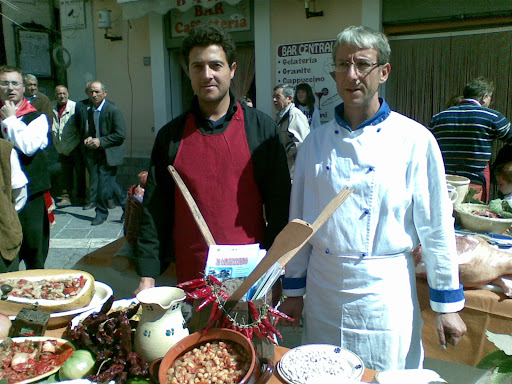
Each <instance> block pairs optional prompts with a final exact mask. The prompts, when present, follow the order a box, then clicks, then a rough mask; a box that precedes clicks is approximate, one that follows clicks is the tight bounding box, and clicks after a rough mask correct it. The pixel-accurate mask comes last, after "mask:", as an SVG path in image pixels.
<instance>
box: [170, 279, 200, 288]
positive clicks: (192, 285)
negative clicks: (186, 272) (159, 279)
mask: <svg viewBox="0 0 512 384" xmlns="http://www.w3.org/2000/svg"><path fill="white" fill-rule="evenodd" d="M176 286H177V287H178V288H183V289H187V288H190V289H197V288H202V287H204V286H206V279H205V278H204V277H202V278H200V279H194V280H189V281H185V282H183V283H179V284H177V285H176Z"/></svg>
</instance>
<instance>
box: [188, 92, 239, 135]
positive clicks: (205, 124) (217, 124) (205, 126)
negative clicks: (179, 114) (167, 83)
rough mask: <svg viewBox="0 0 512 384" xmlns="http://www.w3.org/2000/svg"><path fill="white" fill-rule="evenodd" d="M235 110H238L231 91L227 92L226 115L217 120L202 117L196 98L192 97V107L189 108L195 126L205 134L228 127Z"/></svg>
mask: <svg viewBox="0 0 512 384" xmlns="http://www.w3.org/2000/svg"><path fill="white" fill-rule="evenodd" d="M237 108H238V104H237V101H236V97H235V95H234V94H233V92H231V90H229V108H228V111H227V113H226V114H225V115H224V116H223V117H221V118H220V119H219V120H217V121H212V120H210V119H207V118H206V117H204V115H203V113H202V112H201V109H200V108H199V101H198V99H197V96H194V98H193V99H192V107H191V108H190V111H191V112H192V113H193V114H194V116H195V117H196V124H197V126H198V127H199V128H200V129H202V130H204V131H206V132H208V131H210V132H211V131H214V130H218V129H219V128H221V129H222V128H226V127H227V125H229V123H230V121H231V118H232V117H233V115H234V114H235V112H236V110H237Z"/></svg>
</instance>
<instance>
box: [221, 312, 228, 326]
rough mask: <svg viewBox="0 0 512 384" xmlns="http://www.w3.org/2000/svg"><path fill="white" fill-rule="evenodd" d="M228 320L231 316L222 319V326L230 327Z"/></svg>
mask: <svg viewBox="0 0 512 384" xmlns="http://www.w3.org/2000/svg"><path fill="white" fill-rule="evenodd" d="M221 312H222V311H221ZM228 322H229V318H228V317H227V316H224V319H223V320H222V325H221V328H227V327H228Z"/></svg>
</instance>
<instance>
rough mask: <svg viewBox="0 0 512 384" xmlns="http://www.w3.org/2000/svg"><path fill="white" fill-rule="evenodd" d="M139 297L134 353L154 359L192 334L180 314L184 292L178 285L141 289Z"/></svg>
mask: <svg viewBox="0 0 512 384" xmlns="http://www.w3.org/2000/svg"><path fill="white" fill-rule="evenodd" d="M137 300H139V301H140V303H141V305H142V315H141V318H140V321H139V325H138V326H137V330H136V331H135V352H137V353H138V354H139V355H140V356H141V357H142V358H143V359H144V360H146V361H147V362H151V361H153V360H155V359H158V358H160V357H163V356H164V355H165V354H166V353H167V351H168V350H169V349H170V348H171V347H172V346H173V345H174V344H176V343H177V342H178V341H180V340H181V339H183V338H184V337H185V336H188V334H189V331H188V328H187V326H186V324H185V319H184V318H183V315H182V313H181V304H182V303H183V301H184V300H185V292H184V291H183V289H180V288H175V287H154V288H149V289H145V290H144V291H140V292H139V293H138V294H137Z"/></svg>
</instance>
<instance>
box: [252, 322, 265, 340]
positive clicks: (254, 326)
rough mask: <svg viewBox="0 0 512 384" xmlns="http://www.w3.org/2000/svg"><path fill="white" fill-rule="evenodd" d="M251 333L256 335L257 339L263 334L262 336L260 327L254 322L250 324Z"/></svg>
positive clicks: (261, 337)
mask: <svg viewBox="0 0 512 384" xmlns="http://www.w3.org/2000/svg"><path fill="white" fill-rule="evenodd" d="M252 330H253V333H254V334H255V335H256V336H258V338H259V339H263V338H264V337H265V336H263V333H261V331H260V328H259V327H258V324H254V325H253V326H252Z"/></svg>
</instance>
